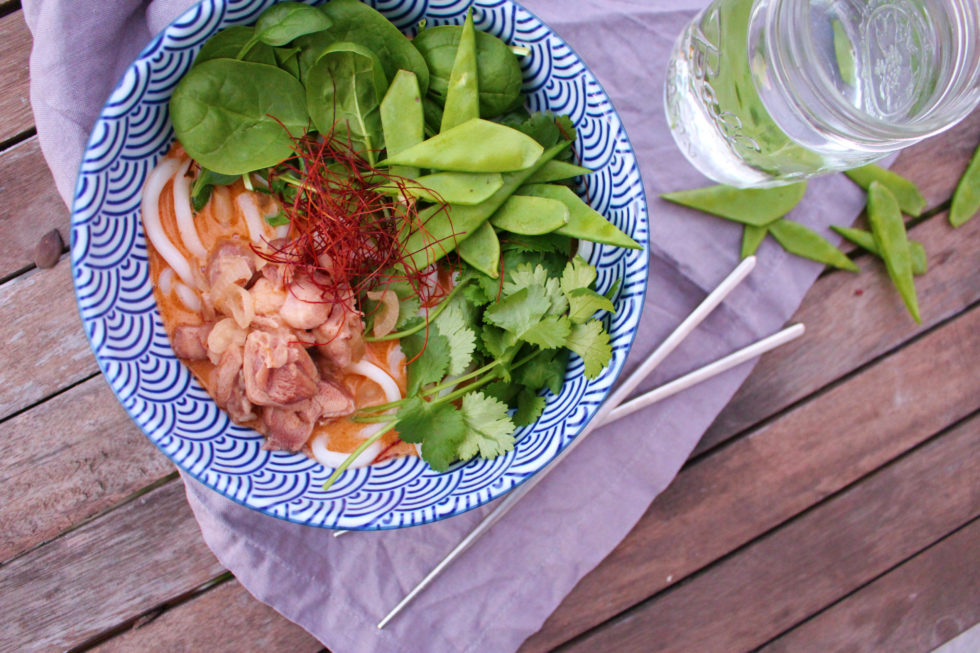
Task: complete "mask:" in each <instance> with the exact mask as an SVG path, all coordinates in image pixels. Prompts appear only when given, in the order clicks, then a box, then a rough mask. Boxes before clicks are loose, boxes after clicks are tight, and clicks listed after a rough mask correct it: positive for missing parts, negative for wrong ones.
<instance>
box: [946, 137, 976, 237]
mask: <svg viewBox="0 0 980 653" xmlns="http://www.w3.org/2000/svg"><path fill="white" fill-rule="evenodd" d="M977 211H980V148H978V149H977V151H976V152H974V153H973V158H971V159H970V165H969V166H967V168H966V172H964V173H963V177H961V178H960V182H959V183H958V184H957V185H956V192H955V193H953V204H952V206H951V207H950V209H949V223H950V224H951V225H953V226H954V227H959V226H960V225H962V224H964V223H965V222H966V221H967V220H969V219H970V218H972V217H973V216H975V215H976V214H977Z"/></svg>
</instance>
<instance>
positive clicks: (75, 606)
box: [0, 480, 223, 651]
mask: <svg viewBox="0 0 980 653" xmlns="http://www.w3.org/2000/svg"><path fill="white" fill-rule="evenodd" d="M222 571H223V569H222V567H221V564H220V563H219V562H218V561H217V560H216V559H215V558H214V556H213V555H212V554H211V552H210V551H209V550H208V548H207V547H206V546H205V544H204V541H203V540H202V539H201V534H200V531H199V530H198V527H197V523H196V522H195V521H194V517H193V515H192V514H191V511H190V508H189V507H188V505H187V501H186V500H185V497H184V486H183V484H182V483H181V482H180V481H179V480H175V481H172V482H170V483H167V484H166V485H164V486H162V487H161V488H159V489H156V490H154V491H153V492H150V493H148V494H146V495H144V496H142V497H140V498H139V499H137V500H135V501H133V502H132V503H129V504H127V505H125V506H123V507H122V508H119V509H118V510H114V511H112V512H111V513H109V514H108V515H105V516H103V517H100V518H98V519H96V520H93V521H92V522H90V523H88V524H86V525H84V526H82V527H81V528H79V529H77V530H75V531H72V532H71V533H69V534H67V535H65V536H64V537H60V538H58V539H57V540H55V541H54V542H51V543H50V544H47V545H45V546H43V547H41V548H39V549H36V550H34V551H31V552H30V553H27V554H26V555H23V556H21V557H19V558H16V559H14V560H13V561H11V562H10V563H8V564H6V565H4V566H3V567H0V614H2V615H3V620H4V626H3V646H4V647H5V648H8V649H9V650H16V651H40V650H51V649H61V650H64V649H67V648H71V647H72V646H77V645H79V644H81V643H83V642H85V641H86V640H88V639H91V638H92V637H94V636H95V635H97V634H99V633H101V632H104V631H106V630H109V629H111V628H113V627H115V626H117V625H118V624H121V623H126V622H127V621H129V620H132V619H134V618H135V617H137V616H139V615H140V614H143V613H145V612H148V611H150V610H152V609H153V608H155V607H157V606H159V605H162V604H163V603H164V602H166V601H168V600H170V599H172V598H173V597H176V596H180V595H182V594H186V593H189V592H191V591H192V590H194V588H196V587H199V586H201V585H202V584H204V583H205V582H207V581H209V580H211V579H213V578H215V577H216V576H217V575H219V574H220V573H222Z"/></svg>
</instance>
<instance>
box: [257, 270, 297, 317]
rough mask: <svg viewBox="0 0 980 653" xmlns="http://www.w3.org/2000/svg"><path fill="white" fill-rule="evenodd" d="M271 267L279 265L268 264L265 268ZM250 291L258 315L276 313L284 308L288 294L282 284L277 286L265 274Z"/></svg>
mask: <svg viewBox="0 0 980 653" xmlns="http://www.w3.org/2000/svg"><path fill="white" fill-rule="evenodd" d="M270 267H278V266H274V265H268V266H266V267H265V268H263V270H265V269H268V268H270ZM249 292H250V293H252V301H253V302H254V305H255V314H256V315H275V314H276V313H278V312H279V309H280V308H282V305H283V303H284V302H285V301H286V297H287V296H288V294H287V293H286V291H285V290H284V289H283V288H282V286H277V285H276V284H275V283H274V282H272V281H270V280H269V279H268V278H266V277H264V276H263V277H259V279H258V281H256V282H255V285H253V286H252V288H251V290H249Z"/></svg>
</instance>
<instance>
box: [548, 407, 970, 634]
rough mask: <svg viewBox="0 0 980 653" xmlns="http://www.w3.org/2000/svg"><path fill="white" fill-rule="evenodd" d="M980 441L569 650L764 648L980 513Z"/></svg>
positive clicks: (785, 533) (756, 545)
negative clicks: (979, 482)
mask: <svg viewBox="0 0 980 653" xmlns="http://www.w3.org/2000/svg"><path fill="white" fill-rule="evenodd" d="M978 437H980V418H976V417H975V418H974V419H971V420H969V421H968V422H966V423H964V424H961V425H959V426H958V427H957V428H955V429H953V430H952V431H951V432H949V433H946V434H944V435H943V436H941V437H939V438H936V439H935V440H932V441H930V442H928V443H926V444H925V445H924V446H922V447H921V448H919V449H917V450H915V451H914V452H913V453H912V454H911V455H909V456H907V457H904V458H902V459H901V460H898V461H896V462H895V463H894V464H892V465H889V466H888V467H886V468H884V469H882V470H880V471H878V472H876V473H875V474H873V475H871V476H869V477H868V478H867V479H865V480H862V481H861V483H859V484H857V485H855V486H853V487H851V488H850V489H848V490H846V491H844V492H842V493H841V494H840V495H838V496H836V497H833V498H832V499H830V500H829V501H827V502H826V503H824V504H823V505H820V506H819V507H817V508H815V509H814V510H812V511H810V512H807V513H806V514H804V515H803V516H801V517H799V518H798V519H795V520H794V521H792V522H791V523H789V524H788V525H786V526H783V527H781V528H779V529H778V530H776V531H774V532H772V533H770V534H768V535H766V536H765V537H763V538H761V539H759V540H757V541H755V542H753V543H752V544H751V545H750V546H748V547H746V548H745V549H743V550H741V551H739V552H737V553H736V554H735V555H733V556H731V557H728V558H726V559H725V560H723V561H721V562H719V563H717V564H716V565H714V566H712V567H711V568H709V569H708V570H706V571H704V572H703V573H701V574H698V575H697V576H696V577H694V578H692V579H690V580H689V581H687V582H685V583H683V584H681V585H679V586H678V587H676V588H674V589H672V590H668V591H667V592H664V593H663V594H661V595H659V596H657V597H655V598H653V599H652V600H649V601H646V602H644V603H643V604H642V605H640V606H638V607H636V608H635V609H633V610H630V611H629V612H628V613H626V614H624V615H622V616H621V617H618V618H616V619H615V620H613V621H611V622H609V623H608V624H604V625H603V626H601V627H600V628H598V629H596V630H594V631H592V632H590V633H588V635H587V636H585V637H582V638H580V639H578V640H575V641H574V642H573V643H572V644H571V645H570V646H568V647H567V649H566V650H567V651H612V650H615V651H621V652H623V653H628V652H630V651H637V652H639V651H643V652H644V653H648V652H653V651H722V650H726V651H732V650H749V649H753V648H755V647H757V646H760V645H761V644H764V643H765V642H766V641H768V640H769V639H771V638H772V637H774V636H775V635H777V634H779V633H781V632H783V631H785V630H787V629H789V628H791V627H792V626H794V625H795V624H797V623H799V622H800V621H802V620H803V619H805V618H807V617H808V616H810V615H812V614H814V613H816V612H818V611H819V610H821V609H823V608H825V607H826V606H828V605H830V604H832V603H834V602H835V601H837V600H839V599H840V598H841V597H842V596H845V595H847V594H848V593H850V592H852V591H854V590H855V589H857V588H858V587H860V586H862V585H864V584H865V583H868V582H869V581H871V580H872V579H874V578H875V577H876V576H878V575H880V574H882V573H883V572H885V571H886V570H888V569H889V568H891V567H893V566H895V565H897V564H899V563H901V562H902V561H904V560H906V559H907V558H909V557H911V556H912V555H914V554H915V553H916V552H918V551H920V550H922V549H923V548H925V547H927V546H929V545H930V544H932V543H933V542H935V541H936V540H937V539H939V538H940V537H942V536H943V535H945V534H947V533H950V532H951V531H953V530H955V529H956V528H959V527H960V526H962V525H963V524H965V523H967V522H969V521H970V520H972V519H974V518H976V517H977V515H980V492H977V489H976V484H975V482H974V481H975V479H977V478H978V477H980V447H978V446H977V441H978V440H977V438H978ZM801 453H802V452H801ZM770 496H771V497H772V498H776V497H779V496H780V495H779V494H778V492H773V493H772V494H771V495H770ZM677 546H683V544H681V543H679V542H678V544H677ZM970 558H971V559H974V562H975V553H972V554H971V556H970ZM947 563H948V564H949V565H950V566H952V567H953V568H956V567H960V568H962V566H963V565H964V564H966V563H967V561H966V560H962V559H961V560H949V561H947ZM880 650H889V649H888V648H883V649H880Z"/></svg>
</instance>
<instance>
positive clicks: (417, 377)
mask: <svg viewBox="0 0 980 653" xmlns="http://www.w3.org/2000/svg"><path fill="white" fill-rule="evenodd" d="M401 347H402V351H403V352H405V358H406V359H407V360H409V361H412V363H411V365H409V366H408V392H407V394H408V395H414V394H417V393H418V391H419V390H420V389H421V388H422V386H425V385H428V384H429V383H435V382H437V381H442V379H443V377H444V376H446V370H447V369H448V368H449V341H448V340H446V337H445V336H443V335H440V334H438V333H436V332H435V330H434V329H429V337H428V342H426V334H425V329H423V330H422V331H419V332H418V333H413V334H412V335H410V336H407V337H405V338H402V339H401Z"/></svg>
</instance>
